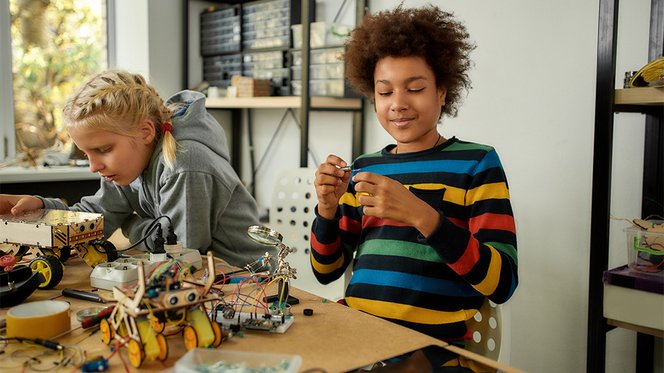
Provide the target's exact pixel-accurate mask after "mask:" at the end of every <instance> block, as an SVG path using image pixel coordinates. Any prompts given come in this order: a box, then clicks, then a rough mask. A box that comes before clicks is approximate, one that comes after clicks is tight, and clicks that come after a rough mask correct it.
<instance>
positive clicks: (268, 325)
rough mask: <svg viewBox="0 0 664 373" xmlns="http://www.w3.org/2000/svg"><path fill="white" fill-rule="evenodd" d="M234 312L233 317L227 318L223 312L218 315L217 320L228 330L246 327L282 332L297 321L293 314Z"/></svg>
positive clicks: (246, 328)
mask: <svg viewBox="0 0 664 373" xmlns="http://www.w3.org/2000/svg"><path fill="white" fill-rule="evenodd" d="M224 312H225V311H224ZM234 314H235V315H234V317H233V318H226V317H224V316H223V313H222V314H220V315H217V319H216V321H217V322H218V323H219V324H221V326H222V328H224V329H227V330H234V329H235V330H237V329H245V330H258V331H264V332H270V333H282V334H283V333H286V331H287V330H288V328H290V326H291V325H293V322H294V321H295V318H294V317H293V315H287V316H286V315H285V316H283V317H274V316H273V315H271V314H269V313H266V314H259V313H251V312H235V313H234Z"/></svg>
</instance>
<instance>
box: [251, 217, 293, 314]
mask: <svg viewBox="0 0 664 373" xmlns="http://www.w3.org/2000/svg"><path fill="white" fill-rule="evenodd" d="M247 235H248V236H249V237H250V238H251V239H252V240H254V241H255V242H258V243H260V244H263V245H268V246H276V247H277V249H278V258H277V272H279V270H280V269H281V268H282V264H285V265H286V266H287V267H288V268H290V266H288V263H287V262H286V261H284V258H285V257H286V255H288V253H291V252H293V249H291V248H290V247H288V246H287V245H285V244H284V243H283V242H282V241H283V238H284V237H283V236H282V235H281V233H279V232H277V231H275V230H274V229H272V228H268V227H265V226H261V225H252V226H250V227H249V228H247ZM289 271H290V270H289ZM293 273H294V270H293ZM278 283H279V285H278V290H277V295H270V296H267V297H265V301H266V302H268V303H274V302H279V303H282V302H283V303H287V304H290V305H293V304H297V303H299V299H297V298H295V297H293V296H289V295H288V281H285V280H284V278H280V279H279V281H278Z"/></svg>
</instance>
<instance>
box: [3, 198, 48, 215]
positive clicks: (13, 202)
mask: <svg viewBox="0 0 664 373" xmlns="http://www.w3.org/2000/svg"><path fill="white" fill-rule="evenodd" d="M43 208H44V203H43V202H42V200H40V199H39V198H37V197H35V196H31V195H27V194H24V195H13V194H0V214H10V213H11V214H12V215H19V214H21V213H23V212H25V211H31V210H37V209H43Z"/></svg>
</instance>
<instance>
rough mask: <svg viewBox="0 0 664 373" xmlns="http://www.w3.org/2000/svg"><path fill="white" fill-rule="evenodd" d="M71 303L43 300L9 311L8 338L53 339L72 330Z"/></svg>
mask: <svg viewBox="0 0 664 373" xmlns="http://www.w3.org/2000/svg"><path fill="white" fill-rule="evenodd" d="M70 326H71V321H70V317H69V303H67V302H62V301H58V300H43V301H38V302H29V303H23V304H21V305H18V306H15V307H12V308H10V309H9V311H7V337H22V338H43V339H49V338H53V337H55V336H56V335H58V334H62V333H64V332H66V331H67V330H69V329H70Z"/></svg>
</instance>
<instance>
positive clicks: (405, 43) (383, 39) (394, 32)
mask: <svg viewBox="0 0 664 373" xmlns="http://www.w3.org/2000/svg"><path fill="white" fill-rule="evenodd" d="M468 36H469V35H468V32H467V31H466V27H465V26H464V25H463V24H461V23H460V22H458V21H456V20H455V19H454V16H453V14H452V13H448V12H444V11H442V10H440V9H439V8H438V7H435V6H433V5H428V6H425V7H422V8H412V9H408V8H403V7H402V6H401V5H400V6H399V7H397V8H395V9H393V10H387V11H382V12H379V13H377V14H375V15H368V16H366V17H365V18H364V20H363V22H362V24H361V25H360V26H358V27H357V28H355V29H354V30H353V32H352V35H351V38H350V39H349V40H348V41H347V42H346V52H345V54H344V60H345V61H346V79H347V80H348V81H349V83H350V85H351V86H353V87H354V88H355V89H356V90H357V91H359V92H360V93H362V94H363V95H364V96H366V97H368V98H373V96H374V70H375V68H376V63H377V62H378V60H380V59H381V58H383V57H409V56H418V57H422V58H424V59H425V61H426V62H427V64H428V65H429V66H430V67H431V69H432V70H433V72H434V74H435V76H436V86H437V87H441V86H442V87H445V88H446V90H447V95H446V98H445V105H444V106H443V107H442V114H447V115H448V116H451V117H454V116H456V114H457V110H458V109H457V106H458V103H459V101H460V99H461V97H460V96H461V92H462V91H463V90H464V89H466V90H468V89H470V88H471V82H470V78H469V77H468V69H469V68H470V66H471V64H472V62H471V60H470V58H469V53H470V52H471V51H472V50H473V49H475V45H474V44H473V43H471V42H470V41H469V40H468ZM442 114H441V115H442Z"/></svg>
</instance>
